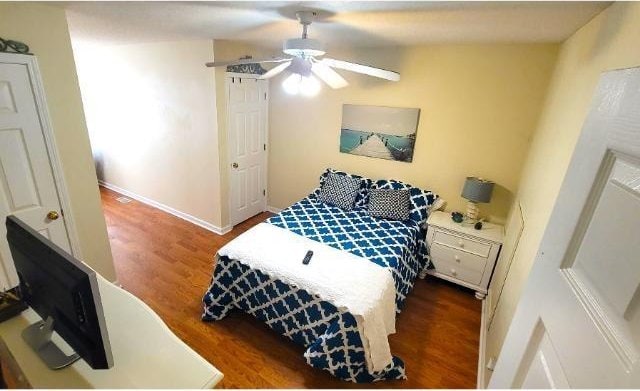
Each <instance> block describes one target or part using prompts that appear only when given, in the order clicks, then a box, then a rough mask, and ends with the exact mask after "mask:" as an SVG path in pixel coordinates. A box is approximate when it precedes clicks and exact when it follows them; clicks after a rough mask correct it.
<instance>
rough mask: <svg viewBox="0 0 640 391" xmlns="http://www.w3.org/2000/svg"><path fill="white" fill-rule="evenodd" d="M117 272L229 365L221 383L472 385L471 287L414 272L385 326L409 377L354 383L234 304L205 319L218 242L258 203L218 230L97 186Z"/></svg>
mask: <svg viewBox="0 0 640 391" xmlns="http://www.w3.org/2000/svg"><path fill="white" fill-rule="evenodd" d="M100 191H101V195H102V205H103V208H104V214H105V218H106V221H107V228H108V231H109V239H110V242H111V248H112V251H113V257H114V262H115V266H116V271H117V275H118V280H119V282H120V283H121V284H122V286H123V287H124V288H125V289H126V290H128V291H130V292H131V293H133V294H135V295H136V296H138V297H139V298H141V299H142V300H144V301H145V302H146V303H147V304H148V305H149V306H151V308H153V310H154V311H156V312H157V313H158V315H160V317H161V318H162V319H163V320H164V321H165V322H166V323H167V325H168V326H169V327H170V328H171V329H172V330H173V331H174V332H175V333H176V334H177V335H178V336H179V337H180V338H181V339H182V340H183V341H185V342H186V343H187V344H188V345H189V346H191V347H192V348H193V349H194V350H196V351H197V352H198V353H199V354H201V355H202V356H203V357H204V358H206V359H207V360H209V361H210V362H211V363H212V364H213V365H215V366H216V367H217V368H218V369H219V370H220V371H222V372H223V373H224V375H225V377H224V380H223V381H222V382H221V383H220V385H219V386H220V387H224V388H343V387H350V388H370V387H374V388H392V387H393V388H475V386H476V370H477V363H478V342H479V330H480V310H481V302H480V301H478V300H476V299H475V298H474V296H473V292H471V291H469V290H466V289H464V288H461V287H458V286H455V285H453V284H450V283H447V282H445V281H441V280H439V279H436V278H431V277H428V278H427V279H425V280H418V281H417V282H416V285H415V289H414V291H413V292H412V293H411V294H410V295H409V297H408V298H407V301H406V307H405V309H404V310H403V312H402V313H401V314H400V315H399V317H398V320H397V325H396V329H397V333H396V334H394V335H392V336H390V344H391V352H392V353H393V354H394V355H396V356H398V357H400V358H402V359H403V360H404V362H405V366H406V370H407V377H408V380H405V381H392V382H378V383H374V384H364V385H363V384H352V383H347V382H343V381H340V380H337V379H335V378H334V377H332V376H331V375H329V374H328V373H326V372H324V371H320V370H317V369H314V368H311V367H309V366H307V365H306V363H305V361H304V358H303V356H302V354H303V352H304V348H303V347H302V346H298V345H296V344H294V343H293V342H291V341H289V340H288V339H286V338H285V337H282V336H280V335H278V334H277V333H275V332H274V331H272V330H271V329H269V328H268V327H266V326H265V325H264V324H262V323H261V322H259V321H257V320H255V319H254V318H252V317H251V316H249V315H246V314H243V313H241V312H240V311H235V312H232V313H231V314H230V315H228V316H227V317H226V318H225V319H223V320H221V321H218V322H212V323H204V322H202V321H201V320H200V314H201V303H200V300H201V298H202V295H203V293H204V292H205V290H206V288H207V286H208V284H209V280H210V278H211V272H212V270H213V260H214V254H215V253H216V251H217V249H218V248H220V247H221V246H223V245H224V244H225V243H227V242H228V241H230V240H231V239H233V238H235V237H236V236H238V235H239V234H241V233H242V232H244V231H245V230H247V229H248V228H250V227H251V226H253V225H255V224H257V223H259V222H260V221H262V220H264V219H265V218H267V217H268V216H269V215H270V214H268V213H263V214H261V215H258V216H256V217H254V218H252V219H250V220H248V221H246V222H244V223H242V224H240V225H239V226H237V227H235V228H234V229H233V231H232V232H230V233H228V234H226V235H224V236H219V235H216V234H213V233H211V232H209V231H207V230H205V229H202V228H200V227H198V226H195V225H193V224H191V223H188V222H186V221H184V220H181V219H179V218H177V217H174V216H172V215H169V214H167V213H165V212H162V211H160V210H158V209H155V208H152V207H149V206H147V205H144V204H142V203H139V202H137V201H132V202H130V203H127V204H122V203H119V202H117V201H116V198H117V197H119V196H120V195H119V194H117V193H114V192H112V191H110V190H106V189H104V188H101V189H100Z"/></svg>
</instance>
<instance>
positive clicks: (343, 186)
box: [318, 172, 362, 211]
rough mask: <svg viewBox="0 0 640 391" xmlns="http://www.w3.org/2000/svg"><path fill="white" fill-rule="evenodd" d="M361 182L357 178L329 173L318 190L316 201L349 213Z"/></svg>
mask: <svg viewBox="0 0 640 391" xmlns="http://www.w3.org/2000/svg"><path fill="white" fill-rule="evenodd" d="M361 182H362V180H360V179H358V178H352V177H350V176H346V175H338V174H337V173H335V172H331V173H329V175H327V177H326V178H325V180H324V183H323V184H322V187H321V188H320V194H319V195H318V200H320V201H321V202H324V203H326V204H331V205H335V206H337V207H338V208H340V209H343V210H346V211H349V210H351V209H353V204H354V203H355V201H356V197H357V196H358V190H359V189H360V184H361Z"/></svg>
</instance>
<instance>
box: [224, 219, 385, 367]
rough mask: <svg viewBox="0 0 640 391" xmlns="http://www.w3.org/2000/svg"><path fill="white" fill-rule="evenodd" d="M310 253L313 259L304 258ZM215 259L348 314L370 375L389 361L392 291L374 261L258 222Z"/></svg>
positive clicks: (383, 272)
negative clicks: (313, 296) (245, 268)
mask: <svg viewBox="0 0 640 391" xmlns="http://www.w3.org/2000/svg"><path fill="white" fill-rule="evenodd" d="M308 250H311V251H313V258H312V259H311V262H310V263H309V264H308V265H304V264H302V259H303V258H304V256H305V254H306V253H307V251H308ZM218 255H220V256H226V257H229V258H231V259H234V260H237V261H239V262H241V263H243V264H245V265H247V266H249V267H251V268H254V269H258V270H260V271H262V272H264V273H266V274H268V275H269V276H271V277H273V278H277V279H279V280H281V281H283V282H285V283H287V284H289V285H292V286H297V287H299V288H302V289H304V290H306V291H307V292H308V293H310V294H317V295H319V296H320V298H322V299H323V300H325V301H328V302H329V303H331V304H333V305H335V306H336V307H337V308H340V309H343V310H346V311H348V312H350V313H351V314H352V315H353V316H354V317H355V319H356V321H357V323H358V331H359V332H360V338H361V339H362V344H363V346H364V354H365V358H366V362H367V369H368V370H369V372H374V371H380V370H382V369H384V368H385V367H386V366H387V365H389V364H390V363H391V362H392V356H391V349H390V348H389V340H388V338H387V336H388V335H389V334H393V333H395V331H396V330H395V319H396V311H395V298H396V292H395V286H394V283H393V277H392V276H391V273H390V272H389V270H387V269H385V268H384V267H381V266H379V265H376V264H374V263H373V262H371V261H369V260H367V259H365V258H362V257H358V256H356V255H353V254H351V253H349V252H347V251H342V250H338V249H335V248H333V247H330V246H327V245H326V244H322V243H320V242H316V241H314V240H311V239H308V238H305V237H303V236H300V235H297V234H295V233H293V232H290V231H288V230H286V229H283V228H280V227H276V226H274V225H271V224H268V223H260V224H258V225H256V226H255V227H253V228H251V229H250V230H248V231H246V232H245V233H243V234H242V235H240V236H238V237H237V238H236V239H234V240H232V241H231V242H229V243H228V244H227V245H226V246H224V247H222V248H221V249H220V250H219V251H218Z"/></svg>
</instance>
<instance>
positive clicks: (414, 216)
mask: <svg viewBox="0 0 640 391" xmlns="http://www.w3.org/2000/svg"><path fill="white" fill-rule="evenodd" d="M371 188H372V189H393V190H402V189H408V190H409V194H410V201H411V211H410V213H409V219H411V220H413V221H415V222H416V223H418V224H419V225H420V226H421V227H423V226H424V224H425V223H426V222H427V217H429V211H430V209H431V205H433V203H434V202H435V201H436V200H437V199H438V195H437V194H435V193H433V192H431V191H429V190H422V189H420V188H417V187H413V186H411V185H410V184H408V183H404V182H400V181H396V180H393V179H383V180H379V181H376V182H375V183H374V184H373V185H372V186H371Z"/></svg>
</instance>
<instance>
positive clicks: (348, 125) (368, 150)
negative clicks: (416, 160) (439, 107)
mask: <svg viewBox="0 0 640 391" xmlns="http://www.w3.org/2000/svg"><path fill="white" fill-rule="evenodd" d="M419 118H420V109H409V108H402V107H384V106H363V105H349V104H345V105H342V125H341V127H340V129H341V130H340V152H342V153H350V154H352V155H361V156H369V157H374V158H380V159H388V160H397V161H401V162H411V161H412V160H413V148H414V145H415V142H416V132H417V131H418V120H419Z"/></svg>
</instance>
